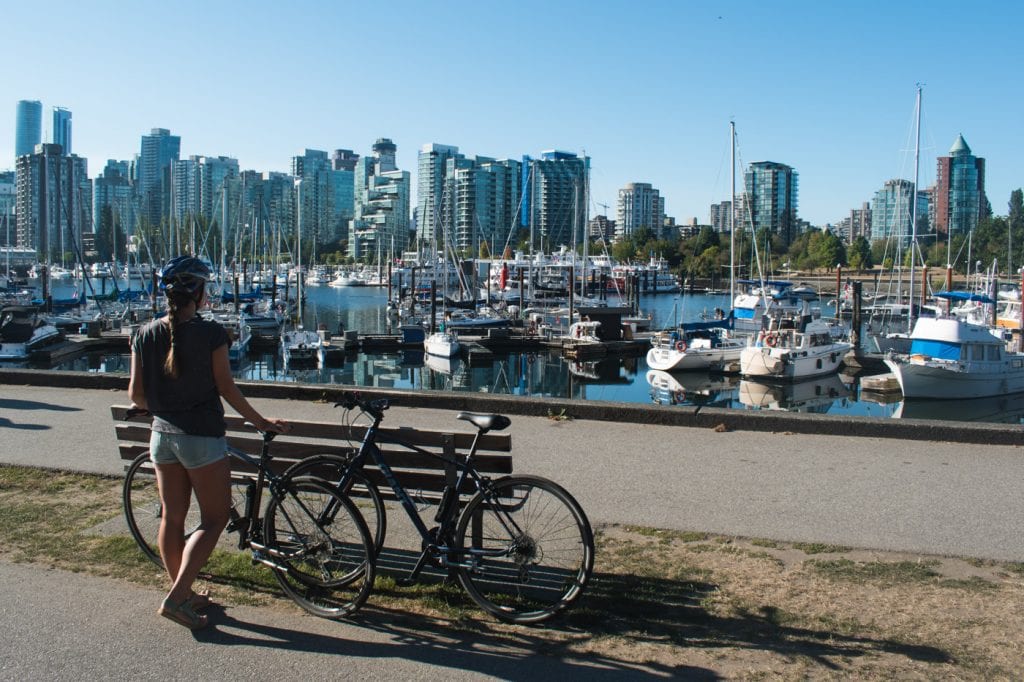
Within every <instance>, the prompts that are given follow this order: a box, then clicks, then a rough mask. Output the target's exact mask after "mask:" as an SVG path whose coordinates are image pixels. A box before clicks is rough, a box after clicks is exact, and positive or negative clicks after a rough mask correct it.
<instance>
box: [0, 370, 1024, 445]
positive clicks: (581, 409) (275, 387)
mask: <svg viewBox="0 0 1024 682" xmlns="http://www.w3.org/2000/svg"><path fill="white" fill-rule="evenodd" d="M3 384H8V385H19V384H20V385H28V386H49V387H55V388H85V389H106V390H127V388H128V376H127V375H124V374H101V373H95V372H62V371H53V370H32V369H13V368H4V369H0V385H3ZM238 384H239V386H240V387H241V389H242V392H243V393H244V394H245V395H246V396H249V397H252V398H269V399H282V400H323V401H332V400H336V399H337V398H338V396H340V395H341V394H342V393H343V392H344V391H353V390H355V391H359V392H360V393H362V394H363V395H365V396H373V397H390V398H394V399H395V400H396V402H397V403H398V404H401V405H402V406H405V407H424V408H435V409H440V410H470V411H477V412H498V413H502V414H509V415H523V416H533V417H548V416H551V415H559V414H564V415H565V416H568V417H571V418H573V419H585V420H594V421H609V422H623V423H629V424H637V425H643V424H649V425H660V426H687V427H696V428H715V427H720V426H724V428H725V429H728V430H730V431H755V432H788V433H800V434H813V435H843V436H860V437H869V438H896V439H908V440H927V441H941V442H950V443H975V444H982V445H986V444H988V445H1022V444H1024V428H1022V427H1021V426H1019V425H1015V424H985V423H978V422H940V421H933V420H926V419H900V420H896V419H873V418H869V417H856V416H835V415H827V414H804V413H796V412H780V411H770V410H764V411H741V410H727V409H723V408H713V407H704V408H700V407H678V406H675V407H668V406H661V405H641V404H637V403H614V402H603V401H590V400H588V401H581V400H566V399H559V398H526V397H521V396H510V395H496V394H491V393H471V392H442V391H427V390H415V391H410V390H388V389H380V388H367V387H361V386H345V385H337V384H330V385H321V384H282V383H276V382H256V381H249V382H246V381H240V382H238Z"/></svg>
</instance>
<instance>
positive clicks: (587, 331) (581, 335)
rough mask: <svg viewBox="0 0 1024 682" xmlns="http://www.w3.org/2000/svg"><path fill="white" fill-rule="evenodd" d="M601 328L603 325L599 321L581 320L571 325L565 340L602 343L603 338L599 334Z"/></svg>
mask: <svg viewBox="0 0 1024 682" xmlns="http://www.w3.org/2000/svg"><path fill="white" fill-rule="evenodd" d="M600 328H601V323H600V322H598V321H597V320H580V321H579V322H573V323H572V324H571V325H569V333H567V334H566V335H565V338H566V339H571V340H572V341H575V342H577V343H601V337H600V336H599V334H598V330H599V329H600Z"/></svg>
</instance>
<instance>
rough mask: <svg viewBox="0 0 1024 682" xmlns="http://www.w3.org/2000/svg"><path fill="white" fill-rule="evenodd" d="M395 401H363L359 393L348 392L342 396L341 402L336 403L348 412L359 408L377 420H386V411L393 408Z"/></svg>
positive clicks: (387, 399) (386, 399) (381, 399)
mask: <svg viewBox="0 0 1024 682" xmlns="http://www.w3.org/2000/svg"><path fill="white" fill-rule="evenodd" d="M392 402H393V401H392V400H390V399H389V398H378V399H376V400H363V398H362V396H361V395H359V393H357V392H354V391H353V392H346V393H343V394H342V396H341V400H340V401H339V402H336V403H334V406H335V407H344V408H345V409H346V410H353V409H355V408H357V407H358V408H359V409H360V410H362V411H363V412H366V413H368V414H370V415H371V416H373V417H374V418H375V419H383V418H384V410H386V409H388V408H389V407H391V403H392Z"/></svg>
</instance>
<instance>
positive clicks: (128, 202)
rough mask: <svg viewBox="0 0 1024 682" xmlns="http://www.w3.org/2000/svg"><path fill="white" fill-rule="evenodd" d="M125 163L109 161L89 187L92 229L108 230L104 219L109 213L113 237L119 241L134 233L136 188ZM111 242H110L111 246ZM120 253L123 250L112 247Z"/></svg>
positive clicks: (120, 247)
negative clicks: (90, 188)
mask: <svg viewBox="0 0 1024 682" xmlns="http://www.w3.org/2000/svg"><path fill="white" fill-rule="evenodd" d="M128 167H129V164H128V162H127V161H117V160H115V159H110V160H108V161H107V165H106V166H105V167H104V168H103V173H101V174H100V175H99V176H97V177H96V178H95V179H94V180H93V183H92V211H93V214H92V216H93V217H92V224H93V229H95V230H101V229H107V226H106V225H105V221H106V220H107V218H105V217H104V216H105V215H106V214H107V213H108V211H109V220H110V221H111V222H112V224H113V226H114V229H115V234H116V237H114V238H113V239H120V238H122V237H128V236H131V235H132V234H134V233H135V188H134V187H132V184H131V180H130V179H129V170H128ZM113 239H112V240H111V241H112V242H113ZM111 247H113V248H117V250H118V251H117V252H118V253H121V252H122V251H123V249H124V247H123V246H121V245H119V244H115V243H111Z"/></svg>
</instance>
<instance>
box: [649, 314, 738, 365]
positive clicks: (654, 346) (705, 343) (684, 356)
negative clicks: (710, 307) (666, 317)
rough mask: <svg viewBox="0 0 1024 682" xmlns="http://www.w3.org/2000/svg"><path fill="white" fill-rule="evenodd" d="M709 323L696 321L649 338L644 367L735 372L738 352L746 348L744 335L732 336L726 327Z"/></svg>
mask: <svg viewBox="0 0 1024 682" xmlns="http://www.w3.org/2000/svg"><path fill="white" fill-rule="evenodd" d="M710 324H715V323H710ZM710 324H708V323H695V324H690V325H682V326H681V327H680V328H679V329H673V330H671V331H661V332H658V333H657V334H655V335H654V336H652V337H651V349H650V350H649V351H647V366H648V367H650V368H651V369H656V370H661V371H665V372H668V371H671V370H675V369H703V370H709V369H711V370H721V371H733V372H735V371H737V370H738V369H739V361H740V354H741V353H742V352H743V349H744V348H746V347H747V341H746V337H743V338H739V337H736V336H733V335H732V333H731V332H730V331H729V330H728V329H726V328H724V327H721V326H718V327H716V326H710ZM717 324H721V323H717Z"/></svg>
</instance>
